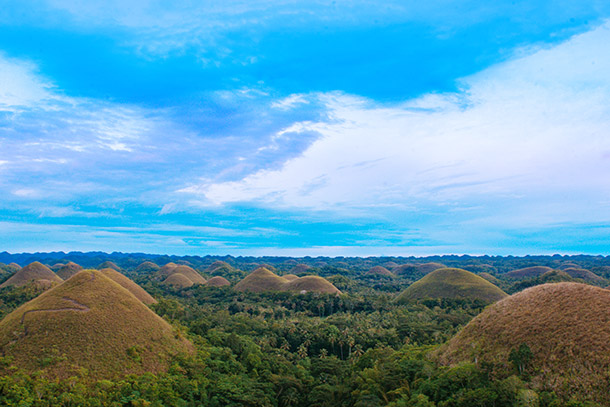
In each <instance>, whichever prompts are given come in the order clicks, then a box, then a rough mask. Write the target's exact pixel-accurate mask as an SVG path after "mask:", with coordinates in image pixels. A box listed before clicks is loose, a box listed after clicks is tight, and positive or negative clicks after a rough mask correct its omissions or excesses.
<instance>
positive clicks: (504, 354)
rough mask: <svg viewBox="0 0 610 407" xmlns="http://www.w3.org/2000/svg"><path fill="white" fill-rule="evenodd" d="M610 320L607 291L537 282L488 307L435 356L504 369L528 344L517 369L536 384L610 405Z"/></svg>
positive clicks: (569, 284) (564, 393)
mask: <svg viewBox="0 0 610 407" xmlns="http://www.w3.org/2000/svg"><path fill="white" fill-rule="evenodd" d="M609 321H610V291H609V290H605V289H603V288H599V287H594V286H590V285H585V284H579V283H555V284H544V285H539V286H535V287H532V288H528V289H526V290H524V291H522V292H519V293H517V294H514V295H512V296H510V297H508V298H505V299H503V300H501V301H499V302H497V303H495V304H493V305H491V306H489V307H488V308H487V309H485V310H484V311H483V312H482V313H481V314H480V315H479V316H477V317H476V318H474V319H473V320H472V321H471V322H470V323H469V324H468V325H466V326H465V327H464V328H463V329H462V330H461V331H460V332H458V334H457V335H455V336H454V337H453V339H451V340H450V341H449V342H448V343H447V344H445V345H443V347H442V348H441V349H440V350H439V353H438V356H439V358H440V360H441V362H444V363H446V364H453V363H459V362H462V361H477V363H482V362H485V363H490V364H492V365H490V366H496V369H497V370H500V371H501V370H504V371H506V370H510V369H511V362H510V359H512V358H511V356H510V355H511V352H512V351H514V350H516V349H518V348H519V347H521V346H524V347H525V346H526V347H527V349H528V350H529V354H530V355H531V360H529V361H523V363H524V366H521V368H523V369H524V370H526V371H529V373H530V374H531V375H532V380H531V382H532V383H533V384H534V385H535V386H536V387H538V388H546V389H552V390H554V391H555V392H556V393H558V394H559V395H562V396H563V397H564V398H565V399H567V398H569V397H571V396H576V397H577V398H578V399H580V400H589V401H597V402H598V403H601V405H610V393H609V392H608V382H607V380H608V372H609V371H610V323H609ZM513 360H514V359H513ZM526 362H527V363H526ZM512 363H513V364H514V363H515V362H512ZM513 369H515V367H513Z"/></svg>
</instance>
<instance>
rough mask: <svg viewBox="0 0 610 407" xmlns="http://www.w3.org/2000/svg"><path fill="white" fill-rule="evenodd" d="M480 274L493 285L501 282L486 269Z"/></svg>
mask: <svg viewBox="0 0 610 407" xmlns="http://www.w3.org/2000/svg"><path fill="white" fill-rule="evenodd" d="M479 276H480V277H483V278H484V279H485V280H487V281H489V282H490V283H492V284H493V285H496V286H497V285H498V284H500V280H498V279H497V278H496V277H494V276H492V275H491V274H489V273H487V272H485V271H484V272H482V273H480V274H479Z"/></svg>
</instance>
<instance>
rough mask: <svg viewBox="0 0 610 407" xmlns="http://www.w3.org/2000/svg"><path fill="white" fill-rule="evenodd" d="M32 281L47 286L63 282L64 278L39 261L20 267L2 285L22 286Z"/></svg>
mask: <svg viewBox="0 0 610 407" xmlns="http://www.w3.org/2000/svg"><path fill="white" fill-rule="evenodd" d="M31 282H36V283H39V284H42V285H45V286H51V285H52V284H53V283H61V282H62V279H61V278H59V277H58V276H57V274H55V273H53V271H51V269H50V268H48V267H47V266H45V265H44V264H42V263H39V262H37V261H35V262H33V263H30V264H28V265H27V266H25V267H24V268H22V269H19V270H18V271H17V272H16V273H15V274H13V275H12V276H11V278H9V279H8V280H6V281H5V282H4V283H2V285H0V287H9V286H16V287H20V286H22V285H26V284H28V283H31Z"/></svg>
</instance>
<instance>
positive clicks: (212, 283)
mask: <svg viewBox="0 0 610 407" xmlns="http://www.w3.org/2000/svg"><path fill="white" fill-rule="evenodd" d="M205 285H207V286H208V287H224V286H227V285H231V283H230V282H229V280H227V279H226V278H224V277H220V276H214V277H212V278H210V279H209V280H208V281H207V283H205Z"/></svg>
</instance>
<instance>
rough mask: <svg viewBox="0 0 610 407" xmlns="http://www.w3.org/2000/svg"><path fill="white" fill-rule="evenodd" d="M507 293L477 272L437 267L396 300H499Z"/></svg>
mask: <svg viewBox="0 0 610 407" xmlns="http://www.w3.org/2000/svg"><path fill="white" fill-rule="evenodd" d="M506 296H507V294H506V293H505V292H504V291H502V290H501V289H499V288H498V287H496V286H495V285H493V284H492V283H490V282H489V281H487V280H485V279H484V278H482V277H479V276H477V275H476V274H473V273H471V272H470V271H466V270H462V269H456V268H442V269H437V270H435V271H433V272H431V273H430V274H428V275H426V276H425V277H423V278H422V279H421V280H419V281H416V282H415V283H413V284H411V285H410V286H409V287H407V289H406V290H405V291H403V292H402V293H401V294H400V295H399V296H398V297H397V298H396V301H398V302H404V301H409V300H415V299H424V298H469V299H479V300H483V301H489V302H493V301H497V300H499V299H502V298H504V297H506Z"/></svg>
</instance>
